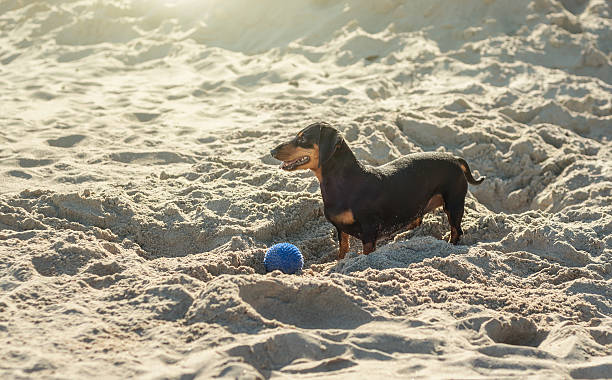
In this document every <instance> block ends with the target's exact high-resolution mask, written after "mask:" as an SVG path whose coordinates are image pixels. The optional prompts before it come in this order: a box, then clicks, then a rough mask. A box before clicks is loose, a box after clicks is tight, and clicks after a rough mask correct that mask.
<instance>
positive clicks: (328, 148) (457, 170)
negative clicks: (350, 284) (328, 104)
mask: <svg viewBox="0 0 612 380" xmlns="http://www.w3.org/2000/svg"><path fill="white" fill-rule="evenodd" d="M270 154H271V155H272V157H274V158H276V159H277V160H280V161H282V164H281V165H280V167H281V169H283V170H286V171H294V170H300V169H310V170H312V171H313V172H314V175H315V176H316V177H317V179H318V180H319V184H320V187H321V196H322V197H323V210H324V214H325V218H327V220H328V221H329V222H330V223H331V224H333V225H334V227H336V231H337V233H338V243H339V249H338V259H343V258H344V256H345V254H346V252H348V248H349V242H348V236H349V235H351V236H354V237H356V238H357V239H360V240H361V242H362V244H363V254H366V255H367V254H369V253H371V252H373V251H374V250H376V241H377V239H378V238H379V237H382V236H385V235H390V234H393V233H396V232H399V231H401V230H408V229H413V228H416V227H418V226H419V225H421V222H422V221H423V216H424V215H425V214H427V213H428V212H431V211H433V210H435V209H436V208H438V207H440V206H442V207H443V208H444V211H445V213H446V216H447V217H448V222H449V224H450V227H451V233H450V239H449V242H450V243H452V244H457V243H458V242H459V239H460V238H461V235H463V231H462V230H461V219H462V218H463V212H464V203H465V195H466V193H467V188H468V182H469V183H471V184H474V185H478V184H480V183H482V181H483V180H484V179H485V177H484V176H481V178H480V179H478V180H475V179H474V177H473V176H472V173H471V171H470V168H469V166H468V164H467V162H466V161H465V160H464V159H462V158H460V157H455V156H453V155H451V154H448V153H438V152H428V153H414V154H409V155H406V156H403V157H401V158H398V159H396V160H394V161H391V162H389V163H387V164H384V165H381V166H377V167H373V166H369V165H365V164H363V163H361V162H359V161H358V160H357V158H356V157H355V155H354V154H353V152H352V151H351V149H350V148H349V146H348V144H347V143H346V141H345V140H344V138H342V136H341V135H340V133H339V132H338V131H337V130H336V129H335V128H333V127H332V126H331V125H330V124H329V123H326V122H317V123H314V124H310V125H308V126H307V127H306V128H304V129H302V130H301V131H300V132H299V133H298V134H297V135H296V136H295V138H293V139H292V140H290V141H288V142H286V143H283V144H280V145H279V146H277V147H276V148H274V149H272V150H271V151H270Z"/></svg>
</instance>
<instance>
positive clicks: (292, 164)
mask: <svg viewBox="0 0 612 380" xmlns="http://www.w3.org/2000/svg"><path fill="white" fill-rule="evenodd" d="M308 161H310V157H308V156H304V157H300V158H296V159H295V160H291V161H283V163H282V164H281V165H280V168H281V169H283V170H293V169H295V168H297V167H298V166H300V165H304V164H305V163H307V162H308Z"/></svg>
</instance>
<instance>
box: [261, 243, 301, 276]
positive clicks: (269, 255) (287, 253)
mask: <svg viewBox="0 0 612 380" xmlns="http://www.w3.org/2000/svg"><path fill="white" fill-rule="evenodd" d="M264 266H265V267H266V272H272V271H273V270H277V269H279V270H280V271H281V272H283V273H285V274H294V273H297V272H298V271H300V270H302V267H304V257H303V256H302V253H301V252H300V250H299V249H298V247H296V246H295V245H293V244H290V243H280V244H275V245H273V246H272V247H270V248H269V249H268V251H267V252H266V256H265V257H264Z"/></svg>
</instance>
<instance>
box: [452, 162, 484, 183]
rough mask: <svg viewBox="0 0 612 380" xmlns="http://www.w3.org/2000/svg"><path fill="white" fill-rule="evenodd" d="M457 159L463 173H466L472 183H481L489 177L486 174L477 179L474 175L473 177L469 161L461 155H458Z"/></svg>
mask: <svg viewBox="0 0 612 380" xmlns="http://www.w3.org/2000/svg"><path fill="white" fill-rule="evenodd" d="M457 161H459V166H460V167H461V170H463V174H464V175H465V178H466V179H467V181H468V182H469V183H471V184H472V185H480V184H481V183H482V181H484V180H485V178H487V177H485V176H480V179H478V180H475V179H474V177H472V172H471V171H470V167H469V165H468V163H467V162H466V161H465V160H464V159H463V158H461V157H457Z"/></svg>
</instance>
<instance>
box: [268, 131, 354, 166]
mask: <svg viewBox="0 0 612 380" xmlns="http://www.w3.org/2000/svg"><path fill="white" fill-rule="evenodd" d="M341 142H342V136H340V133H339V132H338V131H337V130H336V129H335V128H334V127H332V126H331V125H330V124H328V123H326V122H318V123H314V124H310V125H309V126H307V127H306V128H304V129H302V130H301V131H300V132H298V134H297V135H296V136H295V137H294V138H293V139H291V141H288V142H286V143H283V144H280V145H279V146H277V147H276V148H274V149H272V150H271V151H270V154H271V155H272V157H274V158H276V159H277V160H280V161H283V163H282V164H281V166H280V167H281V169H283V170H287V171H293V170H297V169H312V170H317V169H319V168H320V167H321V165H323V164H324V163H325V162H327V161H328V160H329V159H330V158H331V157H332V156H333V155H334V152H335V151H336V148H337V147H338V146H339V145H340V143H341Z"/></svg>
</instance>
